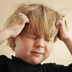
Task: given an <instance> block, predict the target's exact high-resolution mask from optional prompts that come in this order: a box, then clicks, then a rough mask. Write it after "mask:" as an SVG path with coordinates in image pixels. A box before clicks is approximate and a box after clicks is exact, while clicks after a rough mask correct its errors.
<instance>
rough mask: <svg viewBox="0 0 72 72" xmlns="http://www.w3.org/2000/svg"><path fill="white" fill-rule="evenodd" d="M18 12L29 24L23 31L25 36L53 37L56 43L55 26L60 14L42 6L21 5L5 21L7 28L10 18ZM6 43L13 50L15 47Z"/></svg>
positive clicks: (56, 31)
mask: <svg viewBox="0 0 72 72" xmlns="http://www.w3.org/2000/svg"><path fill="white" fill-rule="evenodd" d="M19 12H21V13H23V14H25V15H26V16H27V17H28V19H29V24H26V26H25V28H24V29H23V30H24V32H26V34H38V35H46V36H47V37H51V36H55V40H54V41H56V38H57V33H58V29H57V27H56V25H55V24H56V21H57V20H58V19H61V18H62V17H63V15H62V14H59V13H58V12H57V11H55V10H53V9H51V8H48V7H47V6H45V5H43V4H21V5H19V6H18V8H17V9H16V10H15V12H14V13H13V14H12V15H11V16H10V17H9V19H8V20H7V23H6V24H7V26H8V25H10V24H11V22H12V16H13V15H15V14H17V13H19ZM8 42H9V45H10V47H11V48H12V49H13V50H14V49H15V46H14V45H13V44H12V43H11V42H10V41H8Z"/></svg>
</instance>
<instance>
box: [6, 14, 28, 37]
mask: <svg viewBox="0 0 72 72" xmlns="http://www.w3.org/2000/svg"><path fill="white" fill-rule="evenodd" d="M26 23H29V19H28V18H27V16H25V15H24V14H23V13H18V14H16V15H14V16H13V18H12V23H11V24H10V25H9V26H8V27H7V28H8V29H9V30H10V32H11V37H16V36H18V35H19V34H20V32H21V31H22V29H23V28H24V27H25V24H26Z"/></svg>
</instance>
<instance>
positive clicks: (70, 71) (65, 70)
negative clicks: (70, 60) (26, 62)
mask: <svg viewBox="0 0 72 72" xmlns="http://www.w3.org/2000/svg"><path fill="white" fill-rule="evenodd" d="M43 66H44V67H45V68H46V69H49V70H51V71H52V72H56V71H58V72H61V71H62V72H72V64H69V65H68V66H64V65H60V64H56V63H44V64H43Z"/></svg>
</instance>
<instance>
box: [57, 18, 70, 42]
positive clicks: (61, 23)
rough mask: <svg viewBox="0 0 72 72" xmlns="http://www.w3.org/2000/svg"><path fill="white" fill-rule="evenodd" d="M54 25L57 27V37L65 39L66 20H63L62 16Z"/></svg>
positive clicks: (66, 32) (66, 35)
mask: <svg viewBox="0 0 72 72" xmlns="http://www.w3.org/2000/svg"><path fill="white" fill-rule="evenodd" d="M56 26H57V27H58V30H59V32H58V38H59V39H60V40H62V41H66V40H67V39H68V38H69V37H70V34H69V31H68V29H67V25H66V22H65V20H64V17H63V18H62V19H60V20H58V21H57V23H56Z"/></svg>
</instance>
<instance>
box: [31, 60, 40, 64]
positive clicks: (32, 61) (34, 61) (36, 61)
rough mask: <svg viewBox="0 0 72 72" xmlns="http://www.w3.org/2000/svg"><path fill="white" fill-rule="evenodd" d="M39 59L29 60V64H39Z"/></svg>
mask: <svg viewBox="0 0 72 72" xmlns="http://www.w3.org/2000/svg"><path fill="white" fill-rule="evenodd" d="M40 63H41V61H40V60H31V62H30V64H33V65H36V64H40Z"/></svg>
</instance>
